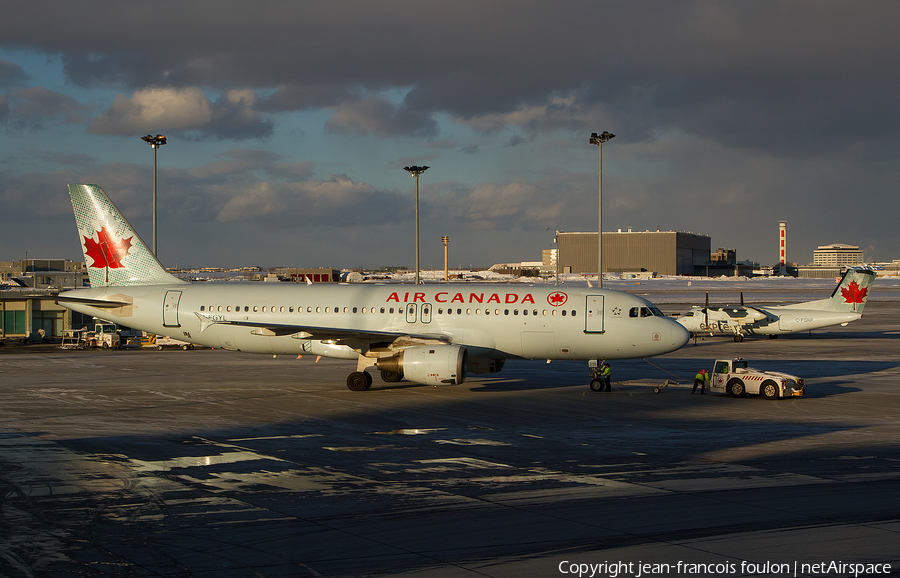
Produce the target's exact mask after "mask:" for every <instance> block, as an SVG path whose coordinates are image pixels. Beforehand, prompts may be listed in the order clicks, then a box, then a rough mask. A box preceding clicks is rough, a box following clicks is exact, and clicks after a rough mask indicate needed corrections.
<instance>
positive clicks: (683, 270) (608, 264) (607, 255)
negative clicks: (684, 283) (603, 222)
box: [558, 230, 710, 275]
mask: <svg viewBox="0 0 900 578" xmlns="http://www.w3.org/2000/svg"><path fill="white" fill-rule="evenodd" d="M558 239H559V241H558V245H559V247H558V249H559V254H558V260H559V271H560V273H596V272H597V233H564V232H560V233H559V237H558ZM709 258H710V238H709V237H708V236H706V235H697V234H695V233H684V232H680V231H631V230H628V231H622V230H619V231H616V232H606V231H604V233H603V270H604V272H614V273H627V272H635V273H637V272H641V271H645V272H655V273H659V274H661V275H693V274H694V271H695V268H696V269H699V268H700V267H702V266H705V265H706V264H707V263H709Z"/></svg>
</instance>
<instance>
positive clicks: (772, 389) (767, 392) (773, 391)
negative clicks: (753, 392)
mask: <svg viewBox="0 0 900 578" xmlns="http://www.w3.org/2000/svg"><path fill="white" fill-rule="evenodd" d="M759 391H760V393H762V394H763V397H765V398H766V399H778V384H777V383H775V382H774V381H772V380H771V379H767V380H766V381H764V382H763V383H762V386H760V388H759Z"/></svg>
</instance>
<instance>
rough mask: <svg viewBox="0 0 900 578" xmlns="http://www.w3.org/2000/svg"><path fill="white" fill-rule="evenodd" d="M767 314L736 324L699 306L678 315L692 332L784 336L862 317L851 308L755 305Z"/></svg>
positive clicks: (680, 320) (681, 321) (734, 321)
mask: <svg viewBox="0 0 900 578" xmlns="http://www.w3.org/2000/svg"><path fill="white" fill-rule="evenodd" d="M755 309H756V310H758V311H762V312H764V313H766V317H765V318H764V319H759V320H756V321H754V322H752V323H737V321H736V320H734V319H730V318H728V317H727V316H725V315H721V314H713V313H712V312H710V313H709V314H708V315H707V314H704V312H703V310H702V309H701V308H695V309H693V310H691V311H690V312H689V313H688V314H687V315H684V316H682V317H679V318H678V322H679V323H681V324H682V325H683V326H684V327H685V328H686V329H687V330H688V331H690V332H691V333H735V332H736V331H738V330H739V331H742V332H743V333H748V334H751V335H753V334H755V335H785V334H788V333H799V332H803V331H812V330H813V329H821V328H823V327H830V326H832V325H839V324H846V323H850V322H851V321H856V320H857V319H859V318H861V317H862V314H861V313H856V312H852V311H824V310H821V309H797V308H793V307H779V306H775V307H766V308H761V307H756V308H755Z"/></svg>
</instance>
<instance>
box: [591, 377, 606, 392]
mask: <svg viewBox="0 0 900 578" xmlns="http://www.w3.org/2000/svg"><path fill="white" fill-rule="evenodd" d="M605 387H606V383H604V382H603V381H601V380H599V379H592V380H591V391H603V389H604V388H605Z"/></svg>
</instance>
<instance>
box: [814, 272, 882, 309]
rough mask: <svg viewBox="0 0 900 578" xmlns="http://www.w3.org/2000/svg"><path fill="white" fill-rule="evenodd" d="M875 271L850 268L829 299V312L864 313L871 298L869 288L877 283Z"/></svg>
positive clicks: (827, 307)
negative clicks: (873, 283)
mask: <svg viewBox="0 0 900 578" xmlns="http://www.w3.org/2000/svg"><path fill="white" fill-rule="evenodd" d="M875 276H876V275H875V271H872V270H870V269H854V268H853V267H850V268H848V269H847V272H846V273H844V278H843V279H841V282H840V283H839V284H838V286H837V287H835V288H834V292H832V294H831V298H830V299H828V306H826V307H825V309H827V310H828V311H855V312H856V313H862V312H863V308H865V306H866V301H867V300H868V298H869V287H871V286H872V282H874V281H875Z"/></svg>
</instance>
